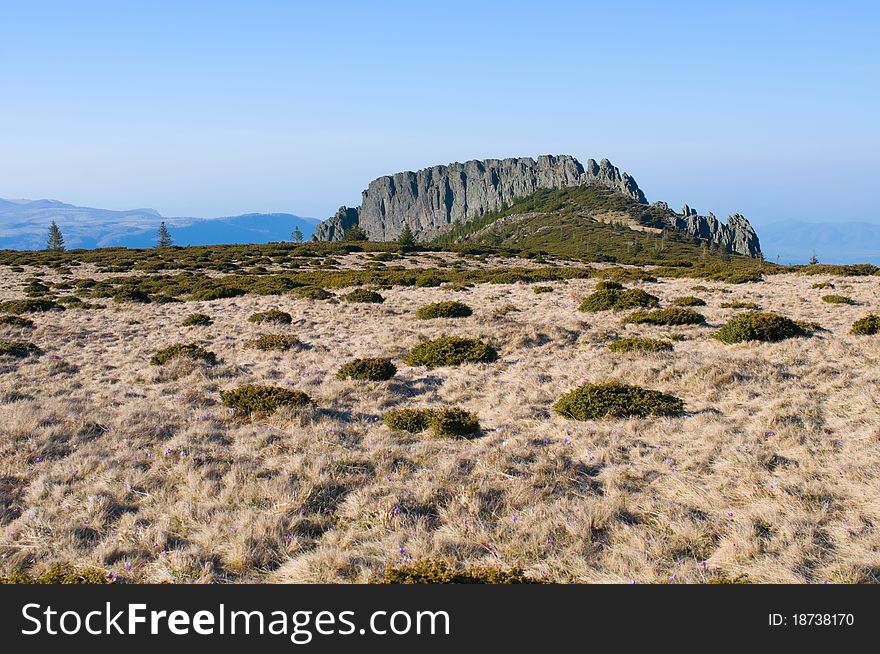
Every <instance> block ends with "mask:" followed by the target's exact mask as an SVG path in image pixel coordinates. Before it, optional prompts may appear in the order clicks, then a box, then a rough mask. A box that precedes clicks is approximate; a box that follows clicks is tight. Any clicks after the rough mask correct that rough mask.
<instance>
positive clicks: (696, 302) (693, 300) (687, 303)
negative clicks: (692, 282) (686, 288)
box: [672, 295, 706, 307]
mask: <svg viewBox="0 0 880 654" xmlns="http://www.w3.org/2000/svg"><path fill="white" fill-rule="evenodd" d="M672 304H674V305H675V306H677V307H704V306H706V301H705V300H702V299H700V298H698V297H694V296H693V295H684V296H682V297H677V298H675V299H674V300H673V301H672Z"/></svg>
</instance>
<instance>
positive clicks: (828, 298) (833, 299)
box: [822, 295, 856, 304]
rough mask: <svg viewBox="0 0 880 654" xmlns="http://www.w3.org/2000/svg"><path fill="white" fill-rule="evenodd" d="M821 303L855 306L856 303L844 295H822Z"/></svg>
mask: <svg viewBox="0 0 880 654" xmlns="http://www.w3.org/2000/svg"><path fill="white" fill-rule="evenodd" d="M822 301H823V302H827V303H828V304H855V303H856V301H855V300H853V299H852V298H851V297H849V296H846V295H823V296H822Z"/></svg>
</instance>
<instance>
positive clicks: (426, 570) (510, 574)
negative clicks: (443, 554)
mask: <svg viewBox="0 0 880 654" xmlns="http://www.w3.org/2000/svg"><path fill="white" fill-rule="evenodd" d="M377 583H380V584H540V583H543V582H541V581H539V580H537V579H533V578H532V577H528V576H526V575H525V574H523V572H522V570H520V569H519V568H512V569H505V568H501V567H498V566H491V565H483V566H473V567H471V568H467V569H465V570H457V569H455V568H452V567H450V566H448V565H447V564H446V563H445V562H443V561H436V560H433V559H423V560H421V561H413V562H412V563H405V564H402V565H399V566H394V567H390V568H386V569H385V572H384V573H383V575H382V577H381V578H380V579H379V580H378V582H377Z"/></svg>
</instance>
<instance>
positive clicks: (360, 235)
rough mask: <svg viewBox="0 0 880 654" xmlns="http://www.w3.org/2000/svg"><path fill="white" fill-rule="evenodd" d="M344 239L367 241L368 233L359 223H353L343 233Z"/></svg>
mask: <svg viewBox="0 0 880 654" xmlns="http://www.w3.org/2000/svg"><path fill="white" fill-rule="evenodd" d="M342 240H343V241H366V240H367V234H366V232H364V230H363V229H361V228H360V226H359V225H353V226H352V227H349V228H348V229H346V230H345V232H343V234H342Z"/></svg>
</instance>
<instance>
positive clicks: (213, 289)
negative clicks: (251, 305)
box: [190, 286, 246, 302]
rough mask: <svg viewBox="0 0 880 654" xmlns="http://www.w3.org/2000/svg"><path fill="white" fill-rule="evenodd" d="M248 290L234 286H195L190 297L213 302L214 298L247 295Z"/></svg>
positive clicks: (199, 300) (221, 298)
mask: <svg viewBox="0 0 880 654" xmlns="http://www.w3.org/2000/svg"><path fill="white" fill-rule="evenodd" d="M245 293H246V291H244V290H243V289H240V288H235V287H233V286H209V287H205V288H195V289H193V290H192V292H191V293H190V299H192V300H195V301H196V302H211V301H212V300H223V299H226V298H231V297H240V296H242V295H245Z"/></svg>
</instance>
